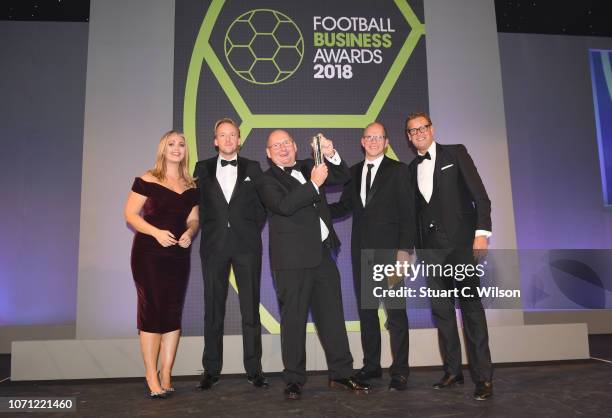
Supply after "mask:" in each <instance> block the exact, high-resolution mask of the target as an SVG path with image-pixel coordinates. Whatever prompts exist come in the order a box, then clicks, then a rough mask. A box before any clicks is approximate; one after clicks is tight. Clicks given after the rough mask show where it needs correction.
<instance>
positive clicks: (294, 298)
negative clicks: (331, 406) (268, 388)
mask: <svg viewBox="0 0 612 418" xmlns="http://www.w3.org/2000/svg"><path fill="white" fill-rule="evenodd" d="M321 251H322V261H321V264H320V265H319V266H318V267H316V268H312V269H296V270H275V271H274V272H273V276H274V283H275V287H276V295H277V297H278V303H279V308H280V314H281V351H282V357H283V365H284V370H283V379H284V381H285V383H299V384H304V383H305V382H306V323H307V320H308V311H309V310H311V311H312V317H313V319H314V323H315V326H316V328H317V333H318V335H319V340H320V341H321V345H322V346H323V350H324V351H325V358H326V359H327V367H328V370H329V378H330V379H344V378H347V377H350V376H351V375H352V374H353V357H352V356H351V351H350V349H349V343H348V336H347V334H346V326H345V323H344V311H343V309H342V294H341V289H340V274H339V273H338V268H337V267H336V263H335V262H334V260H333V259H332V257H331V253H330V250H329V249H328V248H327V247H325V246H323V245H322V248H321Z"/></svg>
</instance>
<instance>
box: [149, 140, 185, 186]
mask: <svg viewBox="0 0 612 418" xmlns="http://www.w3.org/2000/svg"><path fill="white" fill-rule="evenodd" d="M174 135H178V136H179V137H181V138H182V139H183V141H185V135H183V133H182V132H179V131H175V130H171V131H168V132H166V133H165V134H164V135H163V136H162V137H161V140H160V141H159V145H158V146H157V154H156V156H155V167H154V168H153V169H152V170H149V173H151V175H152V176H154V177H155V178H156V179H158V180H159V181H160V182H163V181H164V180H165V179H166V148H167V147H168V141H170V138H171V137H172V136H174ZM178 171H179V176H180V177H181V179H183V181H184V182H185V184H186V185H187V186H188V187H196V184H195V181H194V180H193V177H191V174H189V146H188V145H187V141H185V158H183V159H182V160H181V162H180V163H179V169H178Z"/></svg>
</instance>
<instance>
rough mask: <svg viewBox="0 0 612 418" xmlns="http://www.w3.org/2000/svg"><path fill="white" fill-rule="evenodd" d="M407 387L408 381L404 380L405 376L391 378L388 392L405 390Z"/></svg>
mask: <svg viewBox="0 0 612 418" xmlns="http://www.w3.org/2000/svg"><path fill="white" fill-rule="evenodd" d="M407 385H408V379H406V377H405V376H401V375H396V376H391V382H389V390H406V387H407Z"/></svg>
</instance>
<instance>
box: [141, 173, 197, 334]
mask: <svg viewBox="0 0 612 418" xmlns="http://www.w3.org/2000/svg"><path fill="white" fill-rule="evenodd" d="M132 191H134V192H136V193H138V194H140V195H143V196H146V197H147V200H146V201H145V204H144V207H143V218H144V219H145V220H146V221H147V222H149V223H150V224H151V225H154V226H156V227H157V228H159V229H163V230H168V231H170V232H172V233H173V234H174V236H175V237H176V239H177V240H178V239H179V238H180V236H181V235H183V233H184V232H185V231H186V230H187V226H186V221H187V216H188V215H189V213H190V212H191V209H192V208H193V206H195V205H197V204H198V191H197V189H195V188H194V189H188V190H185V192H184V193H182V194H179V193H176V192H175V191H173V190H170V189H168V188H167V187H164V186H162V185H161V184H157V183H152V182H148V181H145V180H143V179H141V178H139V177H137V178H136V179H135V180H134V185H133V186H132ZM190 253H191V246H189V247H188V248H183V247H181V246H180V245H178V244H176V245H172V246H170V247H162V246H161V245H160V244H159V243H158V242H157V240H156V239H155V238H153V237H152V236H150V235H146V234H142V233H140V232H137V233H136V235H135V236H134V243H133V245H132V259H131V264H132V275H133V276H134V283H135V284H136V291H137V293H138V329H139V330H141V331H145V332H154V333H166V332H169V331H174V330H177V329H180V328H181V317H182V315H183V305H184V303H185V292H186V290H187V280H188V278H189V261H190Z"/></svg>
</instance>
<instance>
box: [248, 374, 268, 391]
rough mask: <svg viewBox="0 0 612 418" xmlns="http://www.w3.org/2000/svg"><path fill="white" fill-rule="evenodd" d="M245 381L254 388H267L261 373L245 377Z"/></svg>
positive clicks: (266, 381)
mask: <svg viewBox="0 0 612 418" xmlns="http://www.w3.org/2000/svg"><path fill="white" fill-rule="evenodd" d="M247 380H248V381H249V383H250V384H252V385H253V386H255V387H256V388H267V387H268V386H269V384H268V379H266V377H265V376H264V375H263V373H262V372H259V373H255V374H252V375H247Z"/></svg>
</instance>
